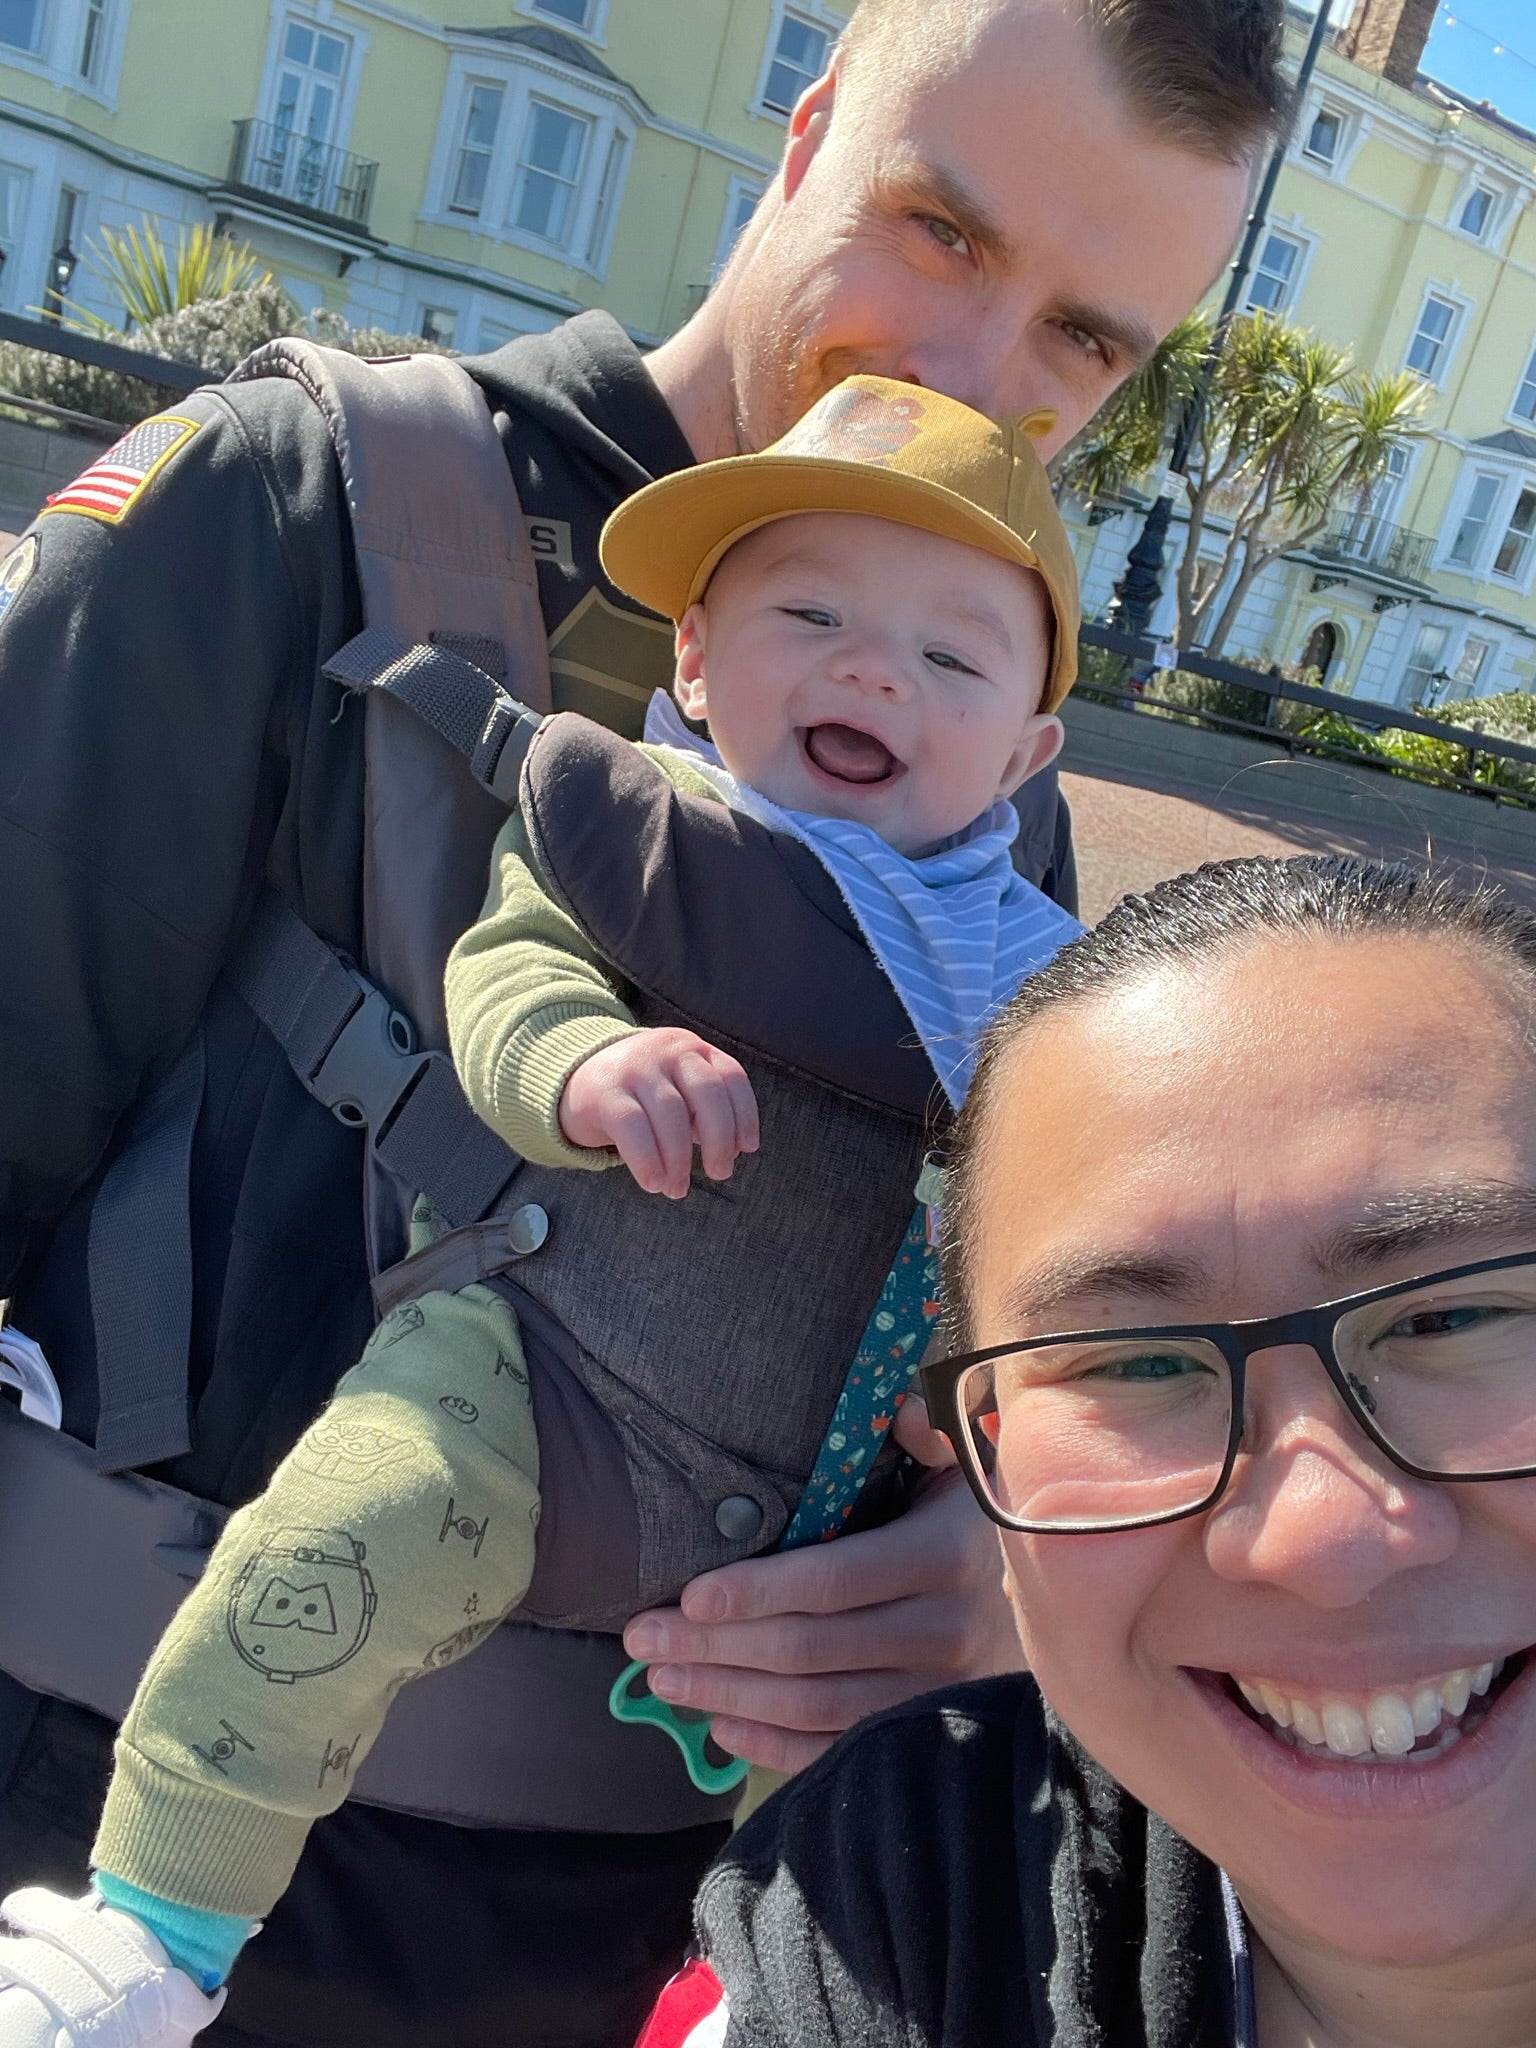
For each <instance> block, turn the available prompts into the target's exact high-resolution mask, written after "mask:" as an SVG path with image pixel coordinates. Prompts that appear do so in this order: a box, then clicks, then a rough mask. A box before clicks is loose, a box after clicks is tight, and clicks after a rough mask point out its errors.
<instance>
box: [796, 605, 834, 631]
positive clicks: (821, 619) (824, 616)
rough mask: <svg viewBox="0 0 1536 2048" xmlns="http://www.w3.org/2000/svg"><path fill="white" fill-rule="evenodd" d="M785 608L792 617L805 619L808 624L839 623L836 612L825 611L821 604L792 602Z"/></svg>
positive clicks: (831, 624)
mask: <svg viewBox="0 0 1536 2048" xmlns="http://www.w3.org/2000/svg"><path fill="white" fill-rule="evenodd" d="M784 609H785V611H786V612H787V613H788V614H789V616H790V617H791V618H792V619H804V621H805V623H806V624H807V625H808V626H835V625H836V624H837V615H836V613H835V612H829V611H824V610H823V609H822V607H821V606H820V605H816V604H791V605H786V606H785V607H784Z"/></svg>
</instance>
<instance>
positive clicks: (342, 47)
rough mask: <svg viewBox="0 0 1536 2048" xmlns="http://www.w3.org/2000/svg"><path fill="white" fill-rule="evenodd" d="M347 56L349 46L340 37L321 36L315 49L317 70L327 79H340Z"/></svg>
mask: <svg viewBox="0 0 1536 2048" xmlns="http://www.w3.org/2000/svg"><path fill="white" fill-rule="evenodd" d="M346 54H347V46H346V44H345V43H344V42H342V40H341V38H340V37H339V36H321V37H319V38H318V40H317V42H316V47H315V69H316V70H317V71H323V72H324V73H325V75H326V77H327V78H340V76H341V66H342V60H343V58H344V57H345V56H346Z"/></svg>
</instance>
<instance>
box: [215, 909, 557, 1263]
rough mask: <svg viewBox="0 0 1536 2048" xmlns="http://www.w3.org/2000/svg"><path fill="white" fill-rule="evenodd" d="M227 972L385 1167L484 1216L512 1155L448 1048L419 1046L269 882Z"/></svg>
mask: <svg viewBox="0 0 1536 2048" xmlns="http://www.w3.org/2000/svg"><path fill="white" fill-rule="evenodd" d="M225 973H226V975H227V977H228V979H229V981H230V983H231V984H232V985H233V987H234V989H235V990H236V992H237V994H238V995H239V996H240V997H241V998H242V1000H243V1001H244V1002H245V1003H246V1004H247V1005H248V1007H249V1008H250V1009H252V1010H253V1011H254V1012H255V1014H256V1015H257V1016H258V1017H259V1018H260V1019H261V1021H262V1023H263V1024H265V1025H266V1027H267V1029H268V1030H269V1031H270V1032H271V1033H272V1035H273V1037H274V1038H276V1040H277V1041H278V1043H279V1045H281V1046H282V1048H283V1051H284V1052H285V1053H286V1054H287V1056H288V1064H289V1065H290V1066H291V1067H292V1068H293V1071H294V1073H295V1074H296V1075H297V1076H298V1078H299V1080H300V1081H301V1082H302V1083H303V1084H304V1086H305V1087H306V1088H307V1089H308V1090H309V1092H310V1094H311V1095H313V1096H314V1097H315V1099H316V1100H317V1101H319V1102H323V1103H324V1104H325V1106H326V1108H327V1109H328V1110H330V1111H331V1113H332V1115H333V1116H335V1117H336V1118H337V1119H338V1121H339V1122H341V1123H344V1124H349V1125H351V1126H352V1127H353V1128H354V1129H359V1130H364V1129H365V1130H366V1131H367V1132H368V1139H369V1145H370V1147H371V1149H372V1151H373V1153H374V1156H375V1157H376V1158H377V1160H378V1162H379V1164H380V1165H381V1166H382V1167H383V1168H384V1169H385V1171H386V1172H388V1173H390V1174H393V1175H394V1176H395V1177H396V1178H397V1179H398V1180H399V1181H400V1182H401V1183H402V1184H403V1185H404V1186H406V1187H409V1188H411V1189H413V1190H417V1191H419V1192H421V1193H423V1194H425V1195H427V1196H429V1197H430V1198H431V1201H432V1203H433V1206H434V1207H435V1208H436V1209H437V1211H438V1213H439V1214H440V1215H441V1216H442V1217H443V1219H444V1221H445V1222H446V1223H447V1224H448V1226H449V1227H450V1228H451V1229H457V1228H458V1227H459V1226H460V1225H462V1224H466V1223H476V1222H478V1221H479V1220H480V1218H481V1217H482V1216H485V1215H488V1214H489V1212H490V1211H491V1209H492V1208H493V1207H494V1206H495V1203H496V1200H497V1197H498V1196H499V1195H500V1193H501V1191H502V1189H503V1188H504V1187H505V1186H506V1184H507V1181H508V1180H509V1179H510V1178H511V1176H512V1174H513V1173H514V1172H515V1171H516V1168H517V1166H518V1163H519V1162H518V1158H517V1155H516V1153H514V1152H511V1151H509V1150H508V1148H507V1147H506V1146H505V1145H504V1144H503V1143H502V1142H501V1140H500V1138H498V1137H497V1136H496V1134H495V1132H494V1131H492V1130H490V1129H489V1128H488V1127H487V1126H486V1125H485V1124H482V1123H481V1122H480V1120H479V1118H478V1117H477V1116H476V1115H475V1113H474V1111H473V1110H472V1109H471V1108H470V1106H469V1104H468V1103H467V1102H466V1101H465V1099H464V1092H463V1090H462V1088H461V1087H460V1086H459V1080H458V1076H457V1075H456V1074H455V1073H454V1071H453V1063H452V1061H451V1060H450V1059H448V1057H447V1055H446V1054H444V1053H438V1052H421V1051H419V1050H418V1049H417V1046H416V1035H415V1032H414V1030H413V1029H412V1027H411V1024H410V1020H409V1019H408V1018H407V1017H406V1016H404V1014H403V1013H402V1012H401V1011H399V1010H397V1009H395V1008H394V1006H393V1005H392V1004H391V1003H390V1001H389V998H388V997H387V996H386V995H385V994H384V993H383V991H382V990H380V989H377V988H375V987H374V986H373V984H372V983H371V982H370V981H368V980H367V979H366V977H365V976H363V975H361V974H359V973H358V972H357V970H356V969H355V968H353V967H350V966H349V965H348V964H347V963H346V961H345V960H343V958H342V957H341V955H340V954H339V953H335V952H333V951H332V950H331V948H330V947H329V946H328V945H327V944H326V943H325V941H324V940H323V939H322V938H320V937H319V936H318V935H317V934H316V933H314V932H312V931H311V930H310V929H309V927H308V925H306V924H305V923H304V921H303V920H302V918H300V917H298V916H297V915H296V914H295V913H294V912H293V911H292V910H290V909H289V908H288V905H287V904H286V903H285V902H284V901H283V899H282V898H281V897H280V896H279V895H278V894H277V892H276V890H274V889H266V890H263V892H262V894H261V896H260V897H259V898H258V899H257V904H256V909H255V912H254V914H253V915H252V918H251V921H250V924H249V926H248V928H247V930H246V934H245V937H244V939H243V940H242V942H241V944H240V946H239V947H238V949H237V950H236V952H235V954H234V956H233V957H232V958H231V959H230V961H229V962H228V964H227V966H226V968H225Z"/></svg>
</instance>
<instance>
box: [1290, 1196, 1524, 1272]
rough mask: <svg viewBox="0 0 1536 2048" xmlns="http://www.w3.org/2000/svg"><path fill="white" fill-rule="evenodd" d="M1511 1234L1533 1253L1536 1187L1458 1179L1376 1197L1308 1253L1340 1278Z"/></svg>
mask: <svg viewBox="0 0 1536 2048" xmlns="http://www.w3.org/2000/svg"><path fill="white" fill-rule="evenodd" d="M1509 1237H1513V1238H1522V1237H1523V1238H1524V1239H1525V1240H1526V1241H1527V1243H1528V1244H1529V1245H1530V1246H1531V1248H1532V1250H1533V1251H1536V1188H1528V1187H1520V1186H1519V1185H1517V1184H1516V1183H1514V1182H1510V1181H1459V1182H1457V1183H1456V1184H1455V1185H1454V1186H1449V1187H1447V1186H1444V1185H1441V1186H1439V1187H1427V1188H1405V1189H1403V1190H1402V1191H1401V1192H1400V1193H1397V1194H1391V1195H1379V1196H1377V1197H1375V1198H1374V1199H1373V1200H1372V1201H1370V1202H1369V1203H1368V1204H1367V1205H1366V1207H1365V1208H1364V1209H1363V1210H1362V1212H1361V1214H1360V1216H1359V1217H1358V1218H1357V1219H1356V1220H1355V1221H1354V1222H1352V1223H1346V1224H1343V1225H1341V1226H1340V1228H1338V1229H1337V1230H1331V1231H1329V1232H1327V1234H1326V1235H1325V1236H1323V1237H1321V1238H1319V1239H1318V1240H1317V1241H1316V1243H1315V1244H1314V1245H1313V1247H1312V1253H1311V1256H1312V1258H1313V1261H1314V1262H1315V1264H1316V1265H1317V1267H1318V1269H1319V1271H1320V1272H1323V1273H1329V1274H1338V1275H1340V1276H1343V1275H1348V1274H1358V1273H1362V1272H1368V1271H1369V1270H1370V1269H1371V1268H1372V1267H1375V1266H1381V1265H1385V1264H1386V1263H1387V1261H1388V1260H1389V1259H1400V1258H1404V1257H1406V1256H1407V1255H1408V1254H1410V1253H1417V1252H1430V1251H1435V1250H1438V1249H1439V1248H1441V1247H1443V1246H1450V1245H1457V1244H1465V1243H1466V1242H1467V1241H1468V1240H1469V1239H1473V1238H1509Z"/></svg>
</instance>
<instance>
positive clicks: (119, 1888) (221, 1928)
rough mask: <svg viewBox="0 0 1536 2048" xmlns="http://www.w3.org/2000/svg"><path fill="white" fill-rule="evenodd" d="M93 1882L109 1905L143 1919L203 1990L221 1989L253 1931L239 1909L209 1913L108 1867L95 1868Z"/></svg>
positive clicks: (252, 1923) (170, 1955)
mask: <svg viewBox="0 0 1536 2048" xmlns="http://www.w3.org/2000/svg"><path fill="white" fill-rule="evenodd" d="M91 1885H92V1887H93V1889H94V1890H95V1892H96V1894H97V1896H98V1897H99V1898H100V1899H102V1900H103V1901H104V1902H105V1903H106V1904H107V1905H109V1906H112V1907H114V1908H115V1909H116V1910H117V1911H118V1912H119V1913H131V1914H132V1915H133V1917H134V1919H135V1920H138V1921H140V1922H142V1923H143V1925H144V1926H145V1927H147V1928H148V1929H149V1931H150V1933H151V1934H152V1935H154V1937H155V1939H156V1940H157V1941H158V1942H159V1943H160V1945H161V1947H162V1948H163V1949H164V1950H165V1952H166V1954H167V1955H168V1956H169V1957H170V1959H171V1961H172V1962H173V1963H174V1964H175V1965H176V1967H177V1969H178V1970H185V1971H186V1973H187V1975H188V1976H189V1977H190V1978H191V1979H192V1981H193V1982H194V1983H195V1984H196V1985H197V1987H198V1989H199V1990H200V1991H217V1990H218V1988H219V1986H220V1985H221V1984H222V1983H223V1982H224V1979H225V1978H226V1977H227V1976H228V1975H229V1973H230V1971H231V1970H232V1969H233V1968H234V1967H235V1958H236V1956H238V1955H239V1953H240V1951H241V1949H243V1948H244V1947H245V1944H246V1943H247V1942H248V1941H249V1940H250V1938H251V1936H252V1934H253V1933H254V1932H255V1925H254V1922H252V1921H250V1920H245V1919H242V1918H241V1916H240V1915H239V1914H238V1913H205V1912H203V1911H202V1909H201V1908H200V1907H198V1906H173V1905H172V1904H171V1902H170V1900H169V1899H157V1898H156V1897H155V1895H154V1893H153V1892H141V1891H140V1890H139V1888H138V1886H137V1885H136V1884H129V1883H127V1882H126V1880H125V1879H123V1878H121V1877H113V1876H112V1875H111V1874H110V1873H109V1872H108V1871H105V1870H95V1871H92V1873H91Z"/></svg>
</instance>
